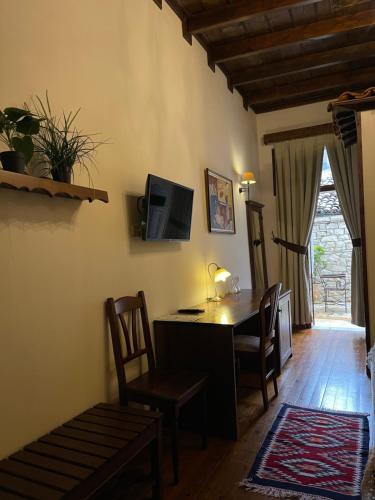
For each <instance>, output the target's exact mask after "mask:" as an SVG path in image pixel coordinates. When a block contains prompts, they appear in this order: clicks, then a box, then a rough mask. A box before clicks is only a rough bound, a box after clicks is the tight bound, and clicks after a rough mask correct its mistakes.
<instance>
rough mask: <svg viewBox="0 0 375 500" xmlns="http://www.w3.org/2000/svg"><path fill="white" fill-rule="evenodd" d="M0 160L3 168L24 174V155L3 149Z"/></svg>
mask: <svg viewBox="0 0 375 500" xmlns="http://www.w3.org/2000/svg"><path fill="white" fill-rule="evenodd" d="M0 160H1V164H2V166H3V169H4V170H8V171H9V172H16V173H18V174H24V173H25V170H26V163H25V155H24V154H23V153H18V151H3V152H2V153H0Z"/></svg>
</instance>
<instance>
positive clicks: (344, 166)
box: [326, 136, 365, 326]
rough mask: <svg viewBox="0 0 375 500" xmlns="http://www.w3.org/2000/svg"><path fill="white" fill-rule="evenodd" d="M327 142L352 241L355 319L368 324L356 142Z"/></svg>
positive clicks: (333, 140) (356, 321)
mask: <svg viewBox="0 0 375 500" xmlns="http://www.w3.org/2000/svg"><path fill="white" fill-rule="evenodd" d="M326 146H327V152H328V158H329V162H330V165H331V170H332V175H333V181H334V183H335V187H336V192H337V197H338V199H339V201H340V205H341V210H342V213H343V216H344V220H345V223H346V226H347V228H348V231H349V234H350V237H351V238H352V242H353V250H352V291H351V294H352V297H351V298H352V323H354V324H355V325H358V326H365V307H364V296H363V272H362V247H361V214H360V203H359V182H358V163H357V160H358V156H357V145H356V144H354V145H352V146H350V147H347V148H344V146H343V144H342V143H341V142H340V141H338V140H337V139H336V137H335V136H329V138H328V140H327V144H326Z"/></svg>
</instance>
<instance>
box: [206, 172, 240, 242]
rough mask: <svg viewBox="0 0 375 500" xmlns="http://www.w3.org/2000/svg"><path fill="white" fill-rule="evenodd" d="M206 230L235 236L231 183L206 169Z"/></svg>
mask: <svg viewBox="0 0 375 500" xmlns="http://www.w3.org/2000/svg"><path fill="white" fill-rule="evenodd" d="M206 195H207V214H208V230H209V231H210V232H211V233H229V234H235V232H236V223H235V220H234V203H233V183H232V181H231V180H230V179H228V178H227V177H224V176H223V175H220V174H218V173H216V172H213V171H212V170H209V169H208V168H206Z"/></svg>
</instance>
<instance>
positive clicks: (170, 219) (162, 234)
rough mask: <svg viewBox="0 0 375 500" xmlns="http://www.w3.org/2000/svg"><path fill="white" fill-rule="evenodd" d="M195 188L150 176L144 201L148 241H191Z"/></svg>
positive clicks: (144, 228)
mask: <svg viewBox="0 0 375 500" xmlns="http://www.w3.org/2000/svg"><path fill="white" fill-rule="evenodd" d="M193 195H194V190H193V189H190V188H188V187H185V186H181V185H180V184H176V183H175V182H171V181H168V180H166V179H162V178H161V177H157V176H156V175H151V174H149V175H148V178H147V183H146V193H145V200H144V220H143V231H142V237H143V239H144V240H154V241H161V240H169V241H170V240H174V241H188V240H190V228H191V216H192V211H193Z"/></svg>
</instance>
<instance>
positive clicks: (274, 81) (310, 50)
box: [154, 0, 375, 113]
mask: <svg viewBox="0 0 375 500" xmlns="http://www.w3.org/2000/svg"><path fill="white" fill-rule="evenodd" d="M154 1H155V2H156V3H157V4H158V5H159V6H160V7H161V6H162V0H154ZM165 2H167V3H168V4H169V5H170V7H172V9H173V10H174V11H175V12H176V14H177V15H178V16H179V17H180V18H181V20H182V30H183V35H184V37H185V38H186V40H187V41H189V42H190V43H191V39H192V36H195V37H196V38H197V40H198V41H199V42H200V43H201V44H202V45H203V47H204V48H205V49H206V51H207V58H208V64H209V66H210V67H211V69H213V70H214V69H215V66H216V65H217V66H218V67H219V68H220V69H221V70H222V71H223V72H224V74H225V75H226V77H227V80H228V87H229V89H230V90H231V91H233V90H234V89H236V90H237V91H238V92H239V93H240V94H241V95H242V97H243V101H244V105H245V107H248V106H250V107H251V108H252V109H253V110H254V111H255V112H256V113H263V112H267V111H273V110H276V109H283V108H289V107H293V106H299V105H302V104H308V103H312V102H316V101H322V100H326V99H334V98H335V97H337V96H338V95H340V93H341V92H343V91H344V90H363V89H365V88H367V87H370V86H373V85H375V64H374V63H375V0H245V1H244V0H165Z"/></svg>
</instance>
